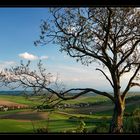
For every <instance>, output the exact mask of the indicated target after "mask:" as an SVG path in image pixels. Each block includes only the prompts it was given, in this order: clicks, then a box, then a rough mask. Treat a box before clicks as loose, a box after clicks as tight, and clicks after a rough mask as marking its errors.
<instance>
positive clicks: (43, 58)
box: [39, 56, 48, 60]
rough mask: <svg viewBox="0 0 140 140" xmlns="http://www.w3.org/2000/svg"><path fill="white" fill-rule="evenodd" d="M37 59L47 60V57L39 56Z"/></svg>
mask: <svg viewBox="0 0 140 140" xmlns="http://www.w3.org/2000/svg"><path fill="white" fill-rule="evenodd" d="M39 59H41V60H43V59H48V56H41V57H39Z"/></svg>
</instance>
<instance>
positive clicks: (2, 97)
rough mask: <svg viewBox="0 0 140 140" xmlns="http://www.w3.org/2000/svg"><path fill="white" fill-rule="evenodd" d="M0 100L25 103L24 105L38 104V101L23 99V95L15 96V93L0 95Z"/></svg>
mask: <svg viewBox="0 0 140 140" xmlns="http://www.w3.org/2000/svg"><path fill="white" fill-rule="evenodd" d="M0 100H7V101H11V102H15V103H20V104H25V105H31V106H34V105H38V104H39V103H40V102H39V101H36V100H35V101H31V100H28V99H25V97H23V96H15V95H0Z"/></svg>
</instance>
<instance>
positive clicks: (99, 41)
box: [35, 7, 140, 133]
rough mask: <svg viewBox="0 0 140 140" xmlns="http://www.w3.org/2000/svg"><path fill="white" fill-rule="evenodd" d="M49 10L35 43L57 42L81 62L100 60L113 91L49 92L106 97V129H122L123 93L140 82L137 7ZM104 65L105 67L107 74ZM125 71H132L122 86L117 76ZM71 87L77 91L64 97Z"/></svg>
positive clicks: (139, 12) (139, 15)
mask: <svg viewBox="0 0 140 140" xmlns="http://www.w3.org/2000/svg"><path fill="white" fill-rule="evenodd" d="M50 14H51V16H50V18H49V19H47V20H43V21H42V24H41V26H40V28H41V35H40V39H39V40H37V41H35V45H46V44H48V43H50V42H52V43H54V44H58V45H59V46H60V51H64V52H66V53H67V54H68V55H69V56H71V57H73V58H75V59H76V60H77V61H80V62H81V63H82V64H84V65H90V64H91V63H94V62H98V63H100V64H102V65H103V68H102V67H101V68H100V69H97V70H99V71H100V72H101V73H102V74H103V75H104V76H105V78H106V80H107V81H108V82H109V83H110V86H111V87H112V89H113V95H111V94H109V93H107V92H105V91H100V90H96V89H92V88H83V89H81V88H80V89H79V88H77V89H70V90H68V91H65V92H63V93H61V94H58V93H56V92H54V91H51V92H53V93H55V94H57V95H58V97H61V98H63V99H74V98H76V97H78V96H80V95H82V94H85V93H88V92H94V93H97V94H100V95H103V96H106V97H108V98H110V99H111V100H112V101H113V103H114V114H113V117H112V122H111V125H110V132H112V133H120V132H123V112H124V109H125V97H126V95H127V93H128V91H129V90H130V89H131V88H132V87H134V86H140V83H139V82H138V81H137V80H138V79H139V71H140V46H139V45H140V18H139V17H140V10H139V9H138V8H134V7H125V8H124V7H120V8H119V7H104V8H102V7H98V8H95V7H93V8H92V7H90V8H50ZM104 68H106V69H108V70H109V72H110V77H109V76H108V75H107V74H106V73H105V71H104ZM129 72H131V73H132V75H130V79H129V80H128V83H127V85H126V88H125V90H122V85H121V78H122V76H123V75H124V74H126V73H129ZM93 85H94V83H93ZM75 90H76V91H77V95H75V96H73V97H67V98H65V97H64V95H66V94H67V93H69V92H72V91H75ZM62 95H63V96H62Z"/></svg>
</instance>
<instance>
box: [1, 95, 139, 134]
mask: <svg viewBox="0 0 140 140" xmlns="http://www.w3.org/2000/svg"><path fill="white" fill-rule="evenodd" d="M77 104H81V105H83V107H78V105H77ZM126 104H127V105H126V111H125V112H126V113H131V112H132V111H133V110H134V109H135V108H139V107H140V95H139V94H135V95H134V94H132V95H130V96H129V97H128V99H127V101H126ZM36 105H40V102H39V101H38V100H36V98H35V99H34V100H28V99H26V98H25V97H22V96H13V95H0V106H8V107H11V106H17V107H19V106H20V107H21V108H15V109H9V110H6V111H4V110H1V111H0V133H42V132H45V133H71V132H74V133H75V132H80V130H81V129H83V128H84V129H85V130H86V132H88V133H96V132H101V133H102V132H103V133H107V132H108V129H107V128H109V123H110V120H111V116H112V112H113V104H112V103H111V102H110V101H109V100H108V99H107V98H105V97H102V96H84V97H79V98H77V99H75V100H70V101H67V102H66V101H63V102H62V103H61V108H55V109H53V110H52V109H48V110H47V109H45V110H43V111H38V110H37V109H34V107H35V106H36ZM62 106H68V107H62ZM99 126H100V127H99ZM102 126H105V127H106V129H104V128H103V129H102V130H100V129H99V128H102ZM97 128H98V131H97ZM95 130H96V131H95Z"/></svg>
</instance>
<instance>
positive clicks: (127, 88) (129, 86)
mask: <svg viewBox="0 0 140 140" xmlns="http://www.w3.org/2000/svg"><path fill="white" fill-rule="evenodd" d="M139 70H140V64H139V65H138V67H137V69H136V71H135V72H134V74H133V76H132V77H131V78H130V80H129V82H128V85H127V87H126V89H125V90H124V92H123V94H122V99H124V98H125V96H126V94H127V92H128V91H129V89H130V88H131V84H132V81H133V79H134V78H135V76H136V75H137V73H138V71H139ZM132 85H133V84H132Z"/></svg>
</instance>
